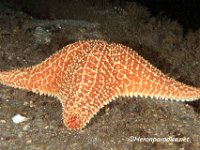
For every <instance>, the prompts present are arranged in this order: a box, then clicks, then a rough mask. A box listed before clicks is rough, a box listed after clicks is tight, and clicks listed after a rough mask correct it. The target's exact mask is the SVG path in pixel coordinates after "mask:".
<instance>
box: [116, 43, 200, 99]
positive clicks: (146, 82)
mask: <svg viewBox="0 0 200 150" xmlns="http://www.w3.org/2000/svg"><path fill="white" fill-rule="evenodd" d="M118 49H120V54H119V56H117V55H115V56H114V57H116V58H113V59H115V60H117V61H115V65H114V67H115V70H116V72H117V73H116V75H115V76H116V78H117V80H119V81H122V82H120V84H118V85H116V86H119V87H121V89H123V90H121V92H120V93H121V96H123V95H124V96H136V97H137V96H141V97H143V96H144V97H148V96H149V97H151V98H152V97H156V98H161V99H171V100H176V101H193V100H197V99H199V98H200V88H196V87H192V86H189V85H186V84H183V83H181V82H178V81H176V80H174V79H172V78H170V77H168V76H167V75H165V74H163V73H162V72H161V71H160V70H158V69H157V68H156V67H154V66H152V65H151V64H150V63H149V62H148V61H147V60H145V59H144V58H142V57H141V56H139V55H138V54H137V53H136V52H135V51H133V50H131V49H129V48H127V47H125V46H123V45H120V46H119V47H118Z"/></svg>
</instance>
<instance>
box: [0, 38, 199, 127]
mask: <svg viewBox="0 0 200 150" xmlns="http://www.w3.org/2000/svg"><path fill="white" fill-rule="evenodd" d="M0 83H2V84H4V85H8V86H12V87H15V88H21V89H27V90H29V91H33V92H35V93H40V94H47V95H50V96H54V97H57V98H58V99H59V100H60V102H61V103H62V108H63V118H64V124H65V125H66V126H67V127H68V128H69V129H82V128H83V127H85V126H86V124H87V123H88V122H89V121H90V119H91V118H92V117H93V116H94V115H95V114H96V113H97V112H98V111H99V110H100V108H102V107H103V106H104V105H106V104H108V103H109V102H110V101H112V100H113V99H115V98H116V97H119V96H136V97H137V96H144V97H148V96H149V97H151V98H153V97H156V98H160V99H173V100H177V101H192V100H197V99H199V98H200V88H195V87H192V86H188V85H185V84H183V83H181V82H178V81H175V80H174V79H172V78H170V77H168V76H166V75H164V74H163V73H162V72H161V71H159V70H158V69H156V68H155V67H154V66H152V65H151V64H150V63H149V62H148V61H146V60H145V59H143V58H142V57H141V56H139V55H138V54H137V53H136V52H135V51H133V50H132V49H131V48H128V47H126V46H123V45H121V44H116V43H107V42H106V41H101V40H86V41H79V42H75V43H73V44H69V45H67V46H65V47H64V48H63V49H62V50H60V51H59V52H57V53H55V54H53V55H52V56H50V57H49V58H48V59H46V60H45V61H43V62H42V63H40V64H38V65H35V66H32V67H28V68H19V69H15V70H8V71H1V72H0Z"/></svg>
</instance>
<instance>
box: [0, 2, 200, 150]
mask: <svg viewBox="0 0 200 150" xmlns="http://www.w3.org/2000/svg"><path fill="white" fill-rule="evenodd" d="M138 1H139V0H138ZM155 1H156V0H155ZM142 2H144V1H142ZM151 2H152V3H153V1H151ZM156 2H158V1H156ZM168 2H172V1H168ZM178 2H179V1H178ZM191 2H193V1H191ZM173 4H174V2H173ZM152 5H153V4H152ZM145 6H146V7H145ZM148 6H149V5H144V4H143V3H135V2H131V1H122V0H121V1H120V0H117V1H111V0H110V1H106V0H100V1H96V2H94V1H91V0H79V1H78V0H74V1H69V0H68V1H67V0H66V1H64V0H58V1H53V0H50V1H45V0H40V1H38V0H35V1H29V0H4V1H1V2H0V70H5V69H14V68H18V67H22V66H31V65H34V64H37V63H40V62H41V61H43V60H44V59H46V58H47V57H49V56H50V55H51V54H53V53H54V52H56V51H58V50H59V49H61V48H62V47H63V46H65V45H67V44H69V43H71V42H74V41H77V40H81V39H104V40H107V41H112V42H119V43H122V44H124V45H127V46H129V47H132V48H133V49H134V50H136V51H137V52H138V53H139V54H140V55H142V56H143V57H144V58H145V59H147V60H149V61H150V62H151V63H152V64H153V65H154V66H156V67H158V68H159V69H160V70H162V71H163V72H164V73H166V74H168V75H169V76H171V77H173V78H175V79H177V80H179V81H182V82H184V83H187V84H189V85H193V86H199V87H200V29H199V27H200V25H199V24H198V22H197V21H196V22H195V21H193V20H192V18H194V16H193V17H191V18H190V17H188V16H187V15H185V20H184V13H183V14H182V21H181V22H180V21H179V20H178V19H177V18H170V17H169V16H170V15H169V16H167V15H165V14H167V13H166V11H164V9H163V12H162V10H161V13H158V14H156V15H155V14H154V13H153V12H151V9H152V8H150V7H148ZM156 6H157V5H156ZM156 6H155V8H156ZM178 6H179V5H177V8H178ZM180 6H181V5H180ZM168 7H169V8H171V7H172V6H171V7H170V6H168ZM173 7H174V5H173ZM189 9H193V8H188V10H185V11H189ZM166 10H168V9H166ZM169 10H170V9H169ZM177 10H178V11H179V14H181V10H180V8H179V9H177ZM182 11H183V10H182ZM194 12H195V11H194ZM172 14H173V13H172ZM191 15H196V18H198V16H200V15H199V14H198V11H197V13H196V14H191ZM174 16H176V12H174ZM190 19H191V20H190ZM184 21H185V22H187V23H188V22H189V23H188V24H187V25H185V26H184V25H183V24H182V23H183V22H184ZM189 25H191V26H189ZM193 27H195V28H193ZM16 114H21V115H23V116H26V117H27V118H29V120H27V121H25V122H23V123H19V124H14V123H13V122H12V119H11V118H12V117H13V116H15V115H16ZM61 114H62V112H61V104H60V102H59V101H58V100H57V99H56V98H52V97H47V96H40V95H37V94H33V93H32V92H28V91H25V90H18V89H14V88H10V87H7V86H3V85H0V149H1V150H68V149H69V150H79V149H83V150H84V149H87V150H93V149H95V150H104V149H106V150H129V149H137V150H140V149H141V150H145V149H153V150H154V149H155V150H157V149H158V150H159V149H172V150H173V149H174V150H175V149H176V150H184V149H188V150H189V149H191V150H196V149H199V148H200V144H199V143H200V105H199V101H196V102H192V103H178V102H170V101H162V100H160V99H158V100H157V99H150V98H135V97H133V98H124V97H123V98H122V97H121V98H118V99H117V100H116V101H114V102H112V103H110V104H109V110H107V109H105V108H103V109H102V110H101V111H100V112H99V113H98V114H97V115H96V116H95V117H94V118H92V119H91V121H90V123H89V124H88V125H87V126H86V128H85V129H83V130H81V131H69V130H67V128H66V127H65V126H64V124H63V123H62V116H61ZM134 137H141V138H148V137H149V138H153V137H155V138H169V137H173V138H188V139H189V141H188V142H137V141H135V142H134V141H133V138H134Z"/></svg>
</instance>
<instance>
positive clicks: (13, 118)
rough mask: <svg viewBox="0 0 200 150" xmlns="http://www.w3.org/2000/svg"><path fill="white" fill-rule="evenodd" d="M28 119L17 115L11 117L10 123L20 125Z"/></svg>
mask: <svg viewBox="0 0 200 150" xmlns="http://www.w3.org/2000/svg"><path fill="white" fill-rule="evenodd" d="M28 119H29V118H27V117H24V116H22V115H20V114H17V115H15V116H14V117H12V121H13V122H14V123H16V124H18V123H22V122H24V121H27V120H28Z"/></svg>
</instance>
